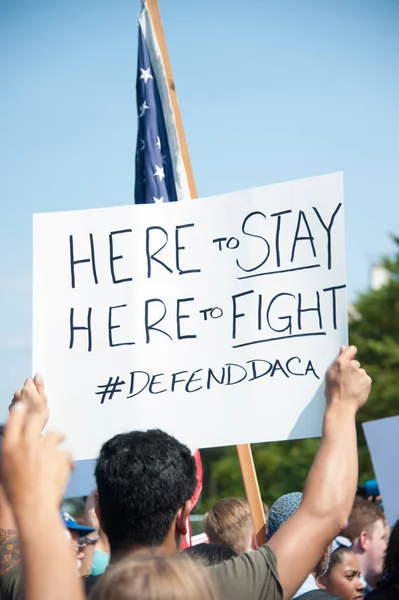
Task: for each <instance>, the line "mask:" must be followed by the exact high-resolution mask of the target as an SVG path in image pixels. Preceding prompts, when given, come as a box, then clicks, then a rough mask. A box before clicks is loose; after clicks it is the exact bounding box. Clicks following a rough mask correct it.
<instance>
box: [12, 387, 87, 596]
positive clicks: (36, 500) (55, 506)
mask: <svg viewBox="0 0 399 600" xmlns="http://www.w3.org/2000/svg"><path fill="white" fill-rule="evenodd" d="M35 389H37V388H36V386H35V383H34V381H33V380H32V379H29V380H27V381H26V382H25V386H24V390H23V392H22V394H21V401H19V402H17V403H15V405H14V406H13V408H12V409H11V411H10V416H9V419H8V421H7V425H6V428H5V432H4V438H3V443H2V456H1V482H2V486H3V492H4V494H5V496H6V499H7V502H8V503H9V506H10V507H11V510H12V513H13V518H14V519H15V523H16V526H17V529H18V534H19V547H20V552H21V560H22V562H21V566H22V576H23V580H24V600H54V598H57V600H83V587H82V583H81V578H80V577H77V572H76V556H75V555H74V553H73V552H72V551H71V546H70V543H68V540H67V538H66V536H65V527H64V524H63V522H62V519H61V518H60V513H59V507H60V504H61V501H62V497H63V494H64V492H65V488H66V485H67V482H68V479H69V476H70V474H71V471H72V466H73V463H72V459H71V456H70V454H69V453H68V452H66V451H65V450H61V448H60V447H59V444H60V443H61V442H62V441H63V439H64V438H63V436H62V435H59V434H56V433H52V432H49V433H47V434H46V435H45V436H44V437H43V438H41V432H42V427H43V423H42V417H41V415H40V413H38V412H34V411H33V412H30V411H29V409H28V406H29V402H27V403H23V400H24V399H26V396H29V394H30V393H31V392H33V393H34V390H35ZM10 550H11V549H10Z"/></svg>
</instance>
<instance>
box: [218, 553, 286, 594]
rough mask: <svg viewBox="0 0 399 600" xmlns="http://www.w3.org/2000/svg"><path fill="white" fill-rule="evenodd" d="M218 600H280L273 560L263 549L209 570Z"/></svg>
mask: <svg viewBox="0 0 399 600" xmlns="http://www.w3.org/2000/svg"><path fill="white" fill-rule="evenodd" d="M211 571H212V574H213V577H214V579H215V581H216V584H217V587H218V589H219V593H220V597H221V600H223V599H224V598H226V599H227V598H228V599H229V600H235V599H237V600H238V599H240V600H264V599H265V600H266V599H267V600H281V598H282V595H283V594H282V587H281V585H280V581H279V577H278V572H277V564H276V557H275V554H274V552H273V550H272V549H271V548H270V547H269V546H262V547H261V548H258V549H257V550H255V551H254V552H248V553H245V554H241V555H240V556H236V557H234V558H230V559H229V560H226V561H224V562H222V563H221V564H219V565H216V566H214V567H211Z"/></svg>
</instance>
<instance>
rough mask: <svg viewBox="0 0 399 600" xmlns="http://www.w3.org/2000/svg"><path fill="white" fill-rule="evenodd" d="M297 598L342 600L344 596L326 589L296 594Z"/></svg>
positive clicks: (296, 599)
mask: <svg viewBox="0 0 399 600" xmlns="http://www.w3.org/2000/svg"><path fill="white" fill-rule="evenodd" d="M295 600H342V598H341V596H335V595H334V594H330V592H325V591H324V590H310V592H305V594H301V595H300V596H296V598H295Z"/></svg>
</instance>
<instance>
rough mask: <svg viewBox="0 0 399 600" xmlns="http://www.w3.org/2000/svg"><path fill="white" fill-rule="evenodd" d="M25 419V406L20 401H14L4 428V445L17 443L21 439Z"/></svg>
mask: <svg viewBox="0 0 399 600" xmlns="http://www.w3.org/2000/svg"><path fill="white" fill-rule="evenodd" d="M25 420H26V406H25V405H24V404H23V403H22V402H16V403H15V404H13V405H12V407H11V409H10V416H9V417H8V421H7V423H6V426H5V429H4V435H3V440H4V442H3V443H4V446H6V445H7V444H10V445H11V446H13V445H14V444H18V443H19V441H20V440H21V436H22V432H23V428H24V424H25Z"/></svg>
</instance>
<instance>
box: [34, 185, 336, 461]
mask: <svg viewBox="0 0 399 600" xmlns="http://www.w3.org/2000/svg"><path fill="white" fill-rule="evenodd" d="M346 330H347V317H346V292H345V266H344V220H343V205H342V177H341V175H339V174H334V175H326V176H323V177H315V178H311V179H304V180H299V181H296V182H290V183H284V184H279V185H273V186H268V187H263V188H256V189H253V190H248V191H244V192H237V193H233V194H227V195H224V196H218V197H214V198H206V199H203V200H196V201H193V202H185V203H173V204H168V205H156V206H153V205H151V206H133V207H131V206H129V207H118V208H108V209H99V210H89V211H75V212H66V213H52V214H43V215H36V216H35V219H34V367H35V369H37V370H40V371H41V372H42V373H43V374H44V376H45V379H46V384H47V388H48V391H49V396H50V398H51V418H52V423H51V425H52V426H53V427H58V428H61V429H62V430H64V431H66V433H67V435H68V438H69V439H70V443H71V447H72V449H73V450H74V452H75V457H76V458H79V459H82V458H90V457H94V456H95V455H96V453H97V452H98V449H99V447H100V445H101V443H102V442H104V441H105V440H106V439H108V438H109V437H110V436H112V435H114V434H115V433H118V432H121V431H126V430H129V429H142V428H149V427H154V426H156V427H160V428H162V429H165V430H167V431H169V432H170V433H173V434H174V435H176V436H177V437H178V438H180V439H181V440H182V441H185V442H187V443H189V444H190V445H192V446H198V447H204V446H217V445H227V444H236V443H241V442H256V441H265V440H272V439H274V440H275V439H286V438H289V437H304V436H311V435H317V434H318V433H319V432H320V422H321V413H322V409H323V406H324V399H323V378H324V374H325V371H326V369H327V368H328V366H329V364H330V363H331V362H332V360H333V359H334V357H335V355H336V354H337V352H338V349H339V346H340V345H341V344H343V343H345V342H346Z"/></svg>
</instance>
